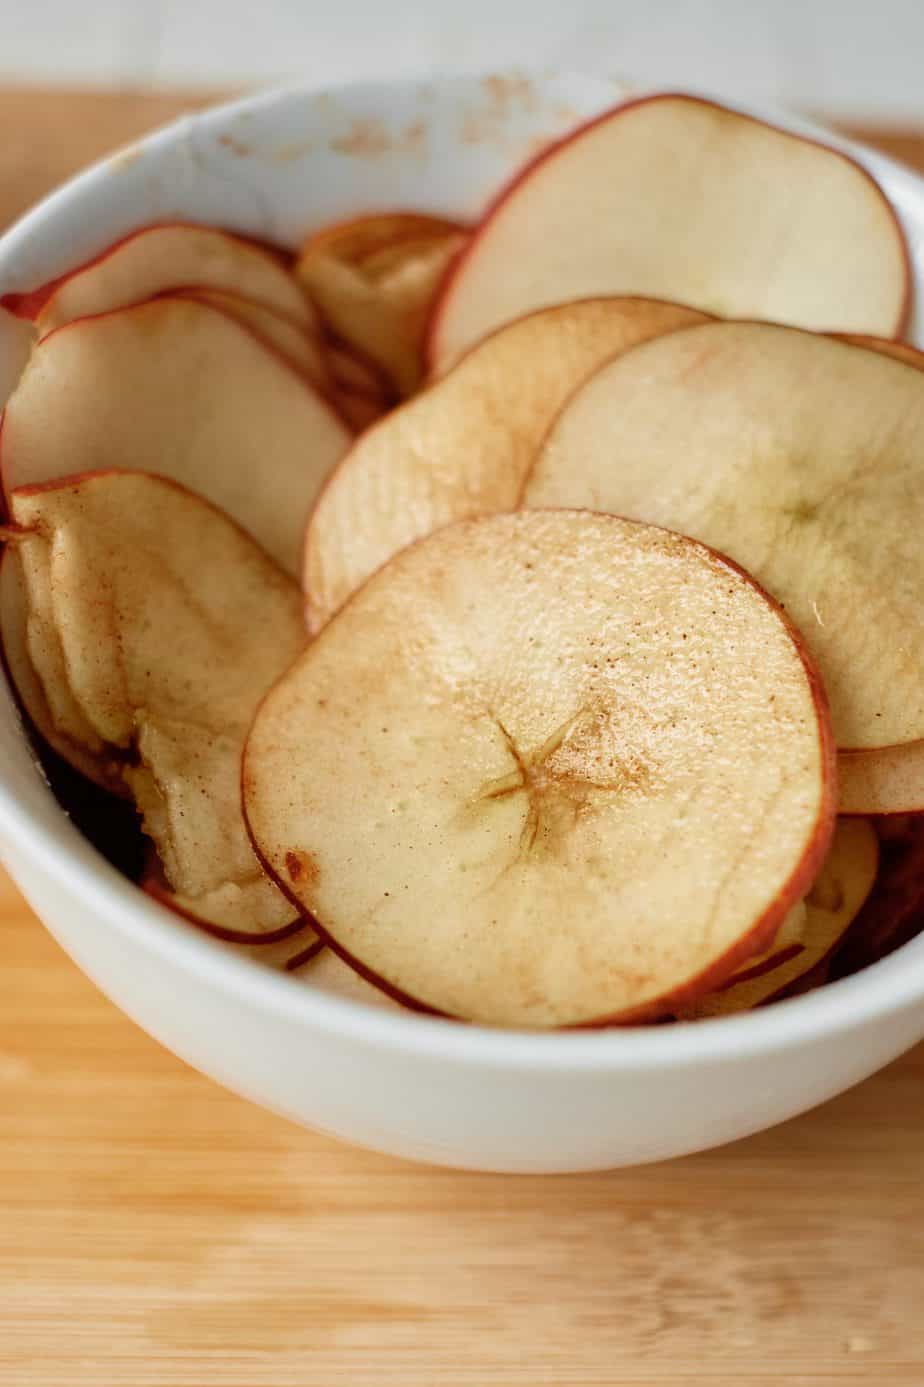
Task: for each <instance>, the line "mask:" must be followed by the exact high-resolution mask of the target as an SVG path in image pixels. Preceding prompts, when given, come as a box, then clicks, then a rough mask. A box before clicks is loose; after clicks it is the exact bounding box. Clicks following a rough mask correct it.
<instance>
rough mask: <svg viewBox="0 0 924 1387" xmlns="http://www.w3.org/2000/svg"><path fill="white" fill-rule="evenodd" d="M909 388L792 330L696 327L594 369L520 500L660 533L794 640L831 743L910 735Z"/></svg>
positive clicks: (892, 365)
mask: <svg viewBox="0 0 924 1387" xmlns="http://www.w3.org/2000/svg"><path fill="white" fill-rule="evenodd" d="M922 437H924V377H922V375H921V373H920V372H918V371H916V370H912V369H910V368H909V367H908V366H905V365H902V364H901V363H899V362H896V361H891V360H889V359H888V358H886V357H884V356H882V355H880V354H878V353H876V352H871V351H866V350H862V349H860V348H857V347H853V346H848V345H846V344H844V343H842V342H838V341H834V340H833V339H831V338H827V337H817V336H815V335H813V334H811V333H806V332H800V331H797V330H794V329H791V328H782V327H771V326H767V325H762V324H748V323H711V324H706V325H705V326H703V327H694V328H690V329H688V330H687V331H685V332H680V333H675V334H672V335H671V336H669V337H665V338H662V339H661V340H660V341H657V342H650V343H647V344H646V345H644V346H641V347H638V348H637V349H636V350H635V351H634V352H631V353H629V354H628V355H627V356H625V357H623V358H621V359H620V360H619V361H616V362H614V363H613V364H612V365H610V366H606V367H604V368H603V369H602V370H601V371H600V372H598V373H597V375H596V376H594V377H593V378H592V379H591V380H590V381H589V382H588V383H587V384H586V385H585V386H583V387H582V388H581V389H579V390H578V391H577V393H576V394H575V395H574V397H573V398H572V400H571V401H570V402H569V403H568V404H567V405H566V407H565V408H564V410H563V411H562V413H561V414H560V415H559V417H558V419H557V420H556V422H555V425H554V426H553V428H552V430H551V431H550V433H549V436H548V438H547V440H546V442H545V445H544V447H543V449H542V451H541V452H540V454H539V456H538V457H537V459H536V463H535V467H534V470H533V472H532V474H531V475H530V478H529V480H528V482H527V485H526V488H525V491H524V502H525V504H526V505H529V506H592V507H594V508H595V509H598V510H606V511H613V512H615V513H616V514H619V515H629V516H633V517H635V518H637V519H640V520H648V521H651V522H652V523H653V524H661V525H669V526H671V527H673V528H674V529H678V530H681V531H683V533H684V534H689V535H692V536H693V537H694V538H696V539H700V540H702V541H703V542H704V543H706V544H711V545H713V546H714V547H715V548H717V549H720V550H721V551H722V552H723V553H727V554H729V555H731V557H732V558H733V559H735V560H736V561H737V562H738V563H741V564H743V565H744V566H745V567H746V568H747V569H748V571H749V572H751V573H753V574H754V576H755V577H756V578H757V579H758V581H759V582H761V583H762V584H763V585H764V586H765V587H766V588H767V589H768V590H769V591H770V592H771V593H773V595H774V597H776V598H777V599H778V600H779V601H780V602H781V603H782V604H783V605H784V606H785V608H786V611H787V612H788V613H789V615H790V616H791V617H792V619H793V620H794V621H795V622H796V624H797V626H798V627H799V628H800V629H801V630H802V631H803V633H804V635H805V637H806V640H807V641H808V643H809V646H810V648H811V650H812V652H813V654H814V656H815V658H816V659H817V661H818V663H819V666H820V668H821V672H822V676H823V678H824V680H825V686H826V688H827V691H828V697H829V698H830V700H831V707H832V713H833V717H834V729H835V735H836V736H837V739H838V745H839V746H840V747H841V748H843V749H859V748H864V749H865V748H884V747H891V746H893V745H895V744H898V743H906V742H914V741H917V740H919V739H921V738H922V737H924V702H922V700H921V697H920V669H921V666H922V661H924V570H922V568H921V564H920V556H919V554H918V529H919V523H918V522H919V521H924V468H922V467H921V463H920V458H921V439H922Z"/></svg>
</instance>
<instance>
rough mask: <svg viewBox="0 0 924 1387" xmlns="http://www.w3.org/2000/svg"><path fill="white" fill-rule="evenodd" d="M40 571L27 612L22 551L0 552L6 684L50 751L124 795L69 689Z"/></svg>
mask: <svg viewBox="0 0 924 1387" xmlns="http://www.w3.org/2000/svg"><path fill="white" fill-rule="evenodd" d="M43 576H47V575H43V572H42V569H41V567H36V570H35V574H34V578H33V584H34V592H35V595H36V599H37V602H34V603H33V605H32V610H31V612H30V610H29V608H28V607H27V603H26V580H25V576H24V573H23V556H22V555H21V554H20V552H19V550H18V548H17V546H16V545H15V544H13V543H8V544H7V545H6V547H5V548H4V550H3V551H2V553H0V649H2V653H3V662H4V665H5V667H6V672H7V676H8V678H9V682H10V685H11V687H12V689H13V691H14V693H15V694H16V696H17V699H18V701H19V704H20V707H21V709H22V711H23V713H24V714H25V715H26V717H27V718H28V719H29V721H30V722H31V724H32V726H33V728H34V730H35V732H36V733H37V734H38V736H39V737H40V738H41V739H42V740H43V741H45V742H47V744H48V745H49V746H50V747H51V748H52V750H53V751H55V752H57V754H58V755H59V756H63V757H64V759H65V760H66V761H67V762H68V763H69V764H70V765H72V766H74V767H75V768H76V769H77V770H79V771H80V772H81V774H83V775H85V776H86V777H87V778H88V779H90V780H93V781H94V782H95V783H96V784H97V785H101V786H102V787H103V788H104V789H106V790H109V791H111V792H112V793H114V794H120V793H121V794H123V795H124V794H125V793H126V790H125V785H124V782H123V781H122V777H121V775H120V774H119V769H118V766H117V765H110V764H109V762H108V761H107V758H106V757H105V756H104V754H103V744H102V741H101V739H100V738H98V737H97V736H96V734H95V732H94V730H93V728H92V726H91V724H90V723H89V722H88V721H87V719H86V718H85V717H84V715H83V713H82V711H81V709H80V707H79V705H78V704H77V703H76V701H75V700H74V699H73V697H72V695H71V694H70V690H69V688H68V685H67V678H66V671H65V669H64V657H63V653H62V651H61V647H60V641H58V640H57V639H56V633H55V631H54V628H53V626H52V625H51V622H50V621H49V620H48V614H49V606H50V592H49V588H48V583H47V581H45V582H42V578H43ZM30 626H31V637H32V643H33V644H34V645H37V646H38V658H39V660H40V661H42V663H43V665H44V667H45V669H46V670H48V671H49V672H50V674H51V679H50V689H51V694H52V696H51V699H49V698H46V696H45V691H44V689H43V687H42V684H41V681H40V680H39V677H38V675H37V674H36V672H35V667H34V666H33V663H32V659H31V657H30V654H29V643H30ZM43 652H45V658H44V660H43V658H42V657H43ZM88 743H89V746H90V747H91V748H92V749H91V750H88Z"/></svg>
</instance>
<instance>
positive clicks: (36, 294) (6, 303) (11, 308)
mask: <svg viewBox="0 0 924 1387" xmlns="http://www.w3.org/2000/svg"><path fill="white" fill-rule="evenodd" d="M183 227H189V228H190V229H192V230H195V231H201V230H203V229H204V230H207V231H221V233H222V235H223V236H227V237H229V239H231V240H233V241H242V242H244V243H245V244H246V245H248V246H250V247H252V248H253V249H254V250H259V251H262V252H263V254H264V255H266V256H267V257H268V258H270V259H271V260H275V261H277V262H278V263H279V264H281V265H285V266H289V265H290V264H291V260H292V257H291V256H290V255H289V254H288V253H287V252H285V251H281V250H279V249H278V247H276V246H272V245H270V244H268V243H267V242H265V241H260V240H258V239H257V238H256V237H255V236H245V235H243V234H242V233H241V232H239V231H226V230H225V229H224V227H215V226H212V225H211V224H210V223H208V222H190V221H165V222H148V223H147V224H146V225H145V226H139V227H136V228H135V230H134V231H127V232H126V233H125V235H124V236H120V237H119V238H118V240H116V241H110V243H109V245H107V246H104V247H103V249H102V250H101V251H99V252H98V253H97V254H96V255H91V256H90V258H89V260H84V261H82V262H81V263H80V264H79V265H75V266H74V268H73V269H72V270H66V271H65V273H64V274H60V275H57V276H56V277H55V278H54V279H49V280H48V281H47V282H46V283H45V284H40V285H39V286H38V288H36V289H28V290H26V291H25V292H21V293H9V294H2V295H0V308H5V309H6V310H7V312H8V313H12V314H13V315H14V316H15V317H17V318H26V319H28V320H29V321H30V322H34V321H35V319H36V318H37V317H38V315H39V314H40V313H41V311H42V309H43V308H44V307H45V305H46V304H47V303H48V301H49V299H50V298H51V297H52V296H53V294H54V293H55V291H56V290H57V289H59V288H60V287H61V285H62V284H65V283H66V282H67V281H68V280H69V279H72V278H73V277H74V275H76V274H80V273H81V272H82V271H83V270H89V269H92V268H93V266H94V265H98V264H100V262H101V261H103V260H105V259H107V258H108V256H110V255H111V254H112V253H113V251H116V250H118V249H119V248H120V247H121V246H124V245H125V244H126V243H127V242H128V241H133V240H134V239H135V238H136V237H137V236H143V235H144V234H145V232H147V231H159V230H167V229H169V230H171V231H176V230H180V229H182V228H183ZM176 287H177V288H180V287H183V286H180V285H178V286H176Z"/></svg>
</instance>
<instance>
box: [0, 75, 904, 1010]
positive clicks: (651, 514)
mask: <svg viewBox="0 0 924 1387" xmlns="http://www.w3.org/2000/svg"><path fill="white" fill-rule="evenodd" d="M832 246H834V247H836V248H837V253H833V251H832ZM6 303H7V306H8V307H13V308H15V309H16V310H17V311H19V312H20V313H22V314H24V315H26V316H29V317H30V318H32V319H33V320H34V322H35V324H36V328H37V332H38V338H39V340H38V345H37V346H36V348H35V349H34V351H33V354H32V357H31V359H30V361H29V363H28V366H27V368H26V370H25V372H24V374H23V377H22V379H21V381H20V383H19V386H18V388H17V389H16V391H15V393H14V394H13V396H12V398H11V400H10V401H9V403H8V405H7V408H6V411H5V415H4V422H3V431H2V436H0V473H2V480H3V487H4V493H5V496H6V500H7V506H8V512H9V520H10V524H9V526H8V527H7V530H6V537H7V539H8V544H7V548H6V553H5V556H4V559H3V563H2V566H0V631H2V635H3V642H4V648H5V657H6V662H7V666H8V669H9V671H10V673H11V675H12V678H13V680H14V683H15V685H16V688H17V691H18V693H19V697H20V700H21V702H22V704H23V706H24V708H25V710H26V711H27V712H28V714H29V715H30V717H31V720H32V722H33V724H34V725H35V727H36V728H37V729H38V731H39V733H40V735H41V736H42V737H43V738H44V740H45V741H46V742H47V743H48V745H50V746H51V747H53V748H54V749H55V750H57V751H58V752H59V753H61V754H62V755H64V756H65V757H66V758H67V759H68V760H69V761H70V762H71V764H72V765H74V766H75V767H77V768H78V769H79V770H80V771H81V772H82V773H83V774H84V775H86V776H88V777H90V778H92V779H94V780H96V781H97V782H98V783H99V784H101V785H103V786H105V787H106V788H107V789H109V790H111V791H112V792H113V793H116V794H120V795H123V796H128V797H130V799H131V800H132V801H133V802H134V803H135V805H136V806H137V808H138V811H139V813H140V814H141V816H142V819H143V827H144V831H145V833H146V834H147V835H148V838H149V839H150V841H151V842H152V844H153V847H154V849H155V850H156V851H155V855H153V856H152V857H151V859H150V861H149V863H148V867H147V869H146V871H145V873H144V877H143V883H142V884H143V886H144V888H145V889H146V890H147V891H148V892H149V893H151V894H152V895H154V896H155V897H156V898H158V899H160V900H163V901H165V902H166V903H168V904H170V905H172V906H173V908H174V909H177V910H179V911H181V912H183V913H185V914H187V915H189V916H190V917H191V918H193V919H195V920H197V921H199V922H200V923H205V924H206V925H207V927H209V928H211V929H213V931H216V932H219V933H221V934H223V935H224V936H225V937H227V938H229V939H233V940H236V941H237V943H238V945H239V946H240V945H243V946H244V947H245V948H247V949H248V950H249V952H250V953H251V954H252V956H253V957H254V958H256V959H260V960H262V961H263V962H264V963H266V964H268V965H269V966H271V967H280V968H285V969H288V970H290V971H292V970H294V969H296V968H301V967H302V966H303V965H305V964H308V965H309V966H310V971H309V972H307V973H306V976H307V977H308V978H309V979H311V980H313V981H315V982H317V984H318V985H320V986H324V987H330V988H333V989H334V990H336V991H341V992H344V993H347V994H348V995H352V996H354V997H358V998H359V999H361V1000H370V999H378V1000H379V1001H380V1002H381V1003H382V1004H385V1005H396V1004H401V1005H404V1006H408V1007H411V1008H415V1009H419V1010H424V1011H431V1012H435V1013H438V1014H441V1015H445V1016H449V1017H454V1018H458V1019H463V1020H468V1021H475V1022H479V1023H482V1024H487V1025H500V1026H510V1027H520V1028H534V1029H535V1028H548V1027H563V1026H568V1027H573V1026H598V1025H603V1024H615V1023H619V1024H623V1023H627V1022H641V1021H648V1020H666V1019H670V1018H674V1019H678V1020H700V1019H703V1018H706V1017H714V1016H723V1015H728V1014H731V1013H734V1012H738V1011H742V1010H746V1009H749V1008H751V1007H754V1006H757V1005H763V1004H765V1003H767V1002H769V1001H772V1000H775V999H777V998H779V997H782V996H787V995H791V994H792V993H794V992H796V991H799V990H802V989H805V988H807V987H809V986H812V985H816V984H817V983H818V982H820V981H823V980H824V979H825V978H826V977H827V976H828V974H829V971H830V970H831V969H832V967H833V968H834V970H835V971H838V970H839V969H840V968H842V966H845V965H844V964H843V960H845V959H848V958H859V959H860V961H861V962H864V963H865V962H869V961H871V959H872V958H874V957H875V956H878V953H881V952H882V951H884V949H886V948H890V947H893V946H894V945H895V944H896V943H900V942H902V940H904V939H905V938H907V937H908V935H909V933H911V932H913V929H914V928H915V927H916V926H915V925H914V923H913V922H914V920H916V919H917V912H918V911H919V910H920V906H921V902H922V900H924V890H921V889H919V888H918V882H919V880H920V872H919V871H918V864H919V863H920V860H921V853H920V845H921V834H920V832H919V831H918V821H917V820H916V819H915V818H914V815H916V814H918V813H921V812H922V811H924V751H922V748H924V702H922V700H921V698H920V695H919V692H918V671H919V669H920V666H921V657H922V655H924V617H922V613H924V571H922V570H921V566H920V564H919V563H918V562H917V556H916V552H915V549H914V543H915V540H914V537H915V535H916V531H917V524H916V520H918V519H922V518H924V470H922V468H921V465H920V459H919V457H918V452H919V449H920V447H921V445H920V443H919V441H918V440H919V439H920V438H924V371H922V366H924V358H922V357H921V355H920V354H919V353H917V352H916V351H915V349H914V348H913V347H911V346H909V345H908V344H907V343H903V342H900V341H897V340H896V339H897V338H898V336H899V334H900V332H901V330H902V327H903V325H904V322H905V320H906V317H907V312H908V307H909V274H908V260H907V254H906V248H905V244H904V240H903V236H902V232H901V228H900V226H899V224H898V221H897V219H896V217H895V215H894V213H893V211H892V209H891V207H890V206H889V204H888V202H887V200H886V199H885V197H884V196H883V194H882V192H881V190H880V189H879V188H878V186H877V185H876V184H875V182H874V181H873V180H872V179H871V178H870V177H869V175H868V174H867V173H866V172H865V171H863V170H862V169H861V168H860V167H859V166H858V165H857V164H855V163H854V162H852V161H851V160H849V159H847V158H845V157H844V156H842V155H841V154H839V153H836V152H835V151H833V150H830V149H826V148H823V147H822V146H820V145H818V144H815V143H814V142H811V141H807V140H803V139H799V138H796V137H793V136H792V135H789V134H785V133H783V132H781V131H778V130H774V129H772V128H770V127H768V126H766V125H763V124H761V123H760V122H757V121H754V120H751V119H749V118H746V117H743V116H741V115H739V114H737V113H735V112H732V111H729V110H726V109H724V108H721V107H718V106H715V105H712V104H710V103H707V102H703V101H699V100H694V99H691V98H687V97H682V96H669V97H661V98H654V99H651V100H647V101H643V102H637V103H631V104H629V105H628V106H624V107H621V108H619V109H618V110H616V111H614V112H611V113H608V114H607V115H605V116H603V117H601V118H600V119H599V120H597V121H595V122H593V123H591V124H590V125H589V126H586V127H584V128H583V129H581V130H579V131H578V132H576V133H575V134H574V135H573V136H571V137H569V138H568V139H566V140H564V141H562V142H561V143H560V144H558V145H556V146H555V147H554V148H553V149H551V150H550V151H548V152H547V153H546V154H545V155H544V156H542V157H541V158H540V159H538V160H537V161H535V162H534V163H533V164H531V165H530V166H528V167H527V168H526V169H525V170H524V171H523V172H522V173H521V174H520V175H519V177H518V178H517V179H516V180H514V181H513V183H512V184H511V185H510V186H509V187H508V189H507V190H506V191H505V192H504V193H503V194H502V195H501V196H500V197H499V198H498V199H496V200H495V201H494V202H493V203H492V205H491V207H490V208H489V209H488V211H487V213H486V214H485V216H484V218H483V220H482V222H481V223H480V225H479V226H478V227H477V228H476V229H475V232H474V234H473V235H468V234H467V233H466V232H465V231H463V230H462V229H461V228H460V227H458V226H457V225H455V224H454V223H451V222H446V221H444V220H442V219H440V218H436V217H431V216H428V215H427V216H425V215H423V214H419V213H397V214H389V215H383V216H375V217H363V218H359V219H357V220H355V221H351V222H346V223H340V224H338V225H337V226H335V227H331V228H327V229H325V230H323V231H321V232H319V233H316V234H315V235H313V236H312V237H311V238H310V239H309V241H308V242H306V244H305V246H304V248H303V251H302V253H301V256H300V257H299V259H298V261H297V264H296V265H295V273H294V274H293V273H292V272H291V271H290V270H289V269H288V268H287V266H286V265H285V263H284V262H283V261H282V260H281V259H279V258H277V257H274V256H272V255H271V254H269V253H268V252H266V251H265V250H264V249H263V248H261V247H257V246H254V245H252V244H251V243H249V242H246V241H243V240H241V239H240V238H237V237H234V236H229V235H227V234H226V233H224V232H221V231H217V230H213V229H210V228H202V227H198V228H191V227H178V226H174V227H156V228H150V229H148V230H146V231H144V232H142V233H138V234H137V235H135V236H133V237H130V238H128V240H126V241H124V242H122V243H120V244H119V245H117V246H116V247H113V248H112V249H111V250H110V251H109V252H108V253H107V254H106V255H104V256H102V257H101V258H100V259H99V260H97V261H96V262H94V263H92V264H91V265H88V266H85V267H82V268H81V269H80V270H79V271H77V272H75V273H74V274H73V275H70V276H67V277H65V278H64V279H63V280H62V281H59V282H56V283H55V284H53V285H50V286H46V287H45V288H44V289H43V290H41V291H37V292H35V293H33V294H28V295H24V296H20V297H19V299H18V301H15V302H14V301H11V300H10V298H9V296H8V298H7V300H6ZM730 319H731V320H735V321H728V320H730ZM758 320H760V321H758ZM152 381H153V382H154V388H153V389H152V385H151V382H152ZM421 386H423V388H421ZM396 400H400V401H402V403H400V404H399V405H398V407H397V408H394V409H391V410H390V411H389V412H385V411H388V407H389V405H391V404H392V403H393V402H394V401H396ZM383 412H385V413H384V417H380V416H381V415H382V414H383ZM345 417H346V418H348V419H349V420H350V421H351V422H352V425H353V427H354V428H357V429H363V430H364V431H363V432H362V434H361V436H360V437H359V438H356V439H355V440H354V439H352V437H351V429H350V427H349V426H348V425H347V424H345V423H344V418H345ZM367 426H368V427H367ZM62 460H66V462H63V461H62ZM306 517H308V520H307V527H306V525H305V521H306ZM303 539H304V547H303ZM299 573H300V574H301V578H302V592H301V593H300V592H299V590H298V587H297V584H296V582H295V581H294V580H293V575H297V574H299ZM303 604H304V605H303ZM305 614H307V626H308V634H307V635H306V632H305V626H304V617H305ZM309 637H310V640H309ZM899 813H902V814H911V816H912V817H911V818H910V819H909V820H907V821H906V823H905V827H904V829H903V834H904V836H903V837H901V838H899V837H898V836H897V835H896V833H895V832H894V830H893V839H894V843H900V844H901V852H900V853H899V851H898V848H896V847H895V846H894V843H893V841H891V840H889V835H888V834H887V833H886V831H885V830H884V829H883V828H882V824H883V823H884V822H890V821H889V820H883V819H882V818H881V816H883V815H893V816H894V815H897V814H899ZM838 814H840V815H841V817H839V818H838ZM848 815H849V816H852V817H845V816H848ZM892 822H893V823H894V820H893V821H892ZM920 822H924V817H922V819H921V821H920ZM881 840H883V846H882V864H883V865H882V874H881V880H880V881H879V883H878V884H877V878H878V877H879V875H880V841H881ZM896 862H897V863H898V865H897V866H896V865H895V864H896ZM909 864H910V865H909ZM292 935H297V937H295V938H290V936H292ZM324 945H328V946H329V947H328V948H324ZM839 960H840V961H841V962H839ZM345 965H346V966H345Z"/></svg>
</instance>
